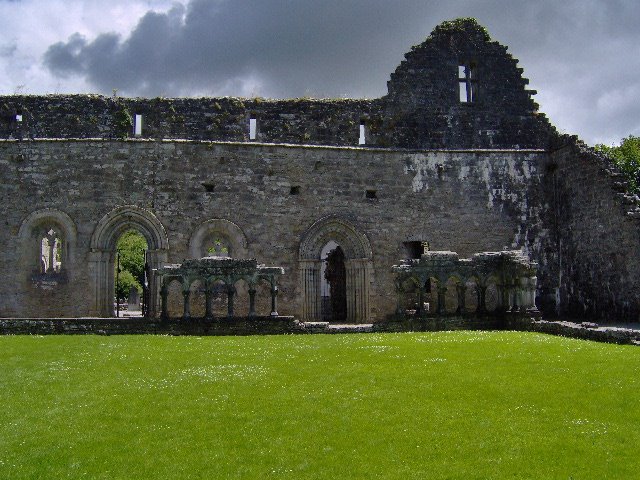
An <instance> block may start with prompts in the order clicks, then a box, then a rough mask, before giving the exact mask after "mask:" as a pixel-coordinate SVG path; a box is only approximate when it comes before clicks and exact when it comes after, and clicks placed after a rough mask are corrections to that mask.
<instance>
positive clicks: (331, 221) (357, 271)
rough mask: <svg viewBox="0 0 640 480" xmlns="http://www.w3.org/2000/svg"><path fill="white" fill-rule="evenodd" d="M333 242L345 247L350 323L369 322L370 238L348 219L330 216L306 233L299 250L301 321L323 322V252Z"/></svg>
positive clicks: (316, 223) (315, 224)
mask: <svg viewBox="0 0 640 480" xmlns="http://www.w3.org/2000/svg"><path fill="white" fill-rule="evenodd" d="M331 240H333V241H334V242H336V243H337V244H338V245H340V247H341V248H342V250H343V252H344V258H345V262H344V263H345V268H346V295H347V320H346V321H347V322H349V323H367V322H369V320H370V308H369V283H370V275H371V274H370V272H371V270H372V263H371V262H372V257H373V255H372V252H371V244H370V243H369V239H368V238H367V237H366V235H365V234H364V233H362V232H361V231H359V230H358V229H357V228H356V227H355V226H354V225H353V224H352V223H351V222H350V221H349V220H347V219H345V218H343V217H340V216H337V215H330V216H327V217H324V218H322V219H320V220H318V221H317V222H315V223H314V224H313V225H311V227H309V229H307V231H306V232H305V233H304V234H303V236H302V239H301V241H300V248H299V251H298V261H299V265H300V282H301V286H302V288H301V291H302V318H303V320H306V321H319V320H320V319H321V296H320V295H321V293H320V285H321V280H322V279H321V271H322V268H321V267H322V260H321V252H322V249H323V247H324V246H325V245H326V244H327V243H329V242H330V241H331Z"/></svg>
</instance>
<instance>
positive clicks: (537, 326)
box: [506, 318, 640, 345]
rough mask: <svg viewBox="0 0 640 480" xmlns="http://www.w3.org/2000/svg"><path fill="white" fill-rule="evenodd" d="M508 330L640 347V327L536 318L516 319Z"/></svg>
mask: <svg viewBox="0 0 640 480" xmlns="http://www.w3.org/2000/svg"><path fill="white" fill-rule="evenodd" d="M506 328H507V329H511V330H516V331H525V332H538V333H548V334H551V335H559V336H562V337H569V338H577V339H581V340H592V341H595V342H604V343H615V344H618V345H640V325H638V329H635V328H620V327H615V326H607V325H598V324H594V323H588V322H583V323H575V322H571V321H564V320H540V319H535V318H519V319H518V318H514V319H510V320H509V321H508V322H507V325H506Z"/></svg>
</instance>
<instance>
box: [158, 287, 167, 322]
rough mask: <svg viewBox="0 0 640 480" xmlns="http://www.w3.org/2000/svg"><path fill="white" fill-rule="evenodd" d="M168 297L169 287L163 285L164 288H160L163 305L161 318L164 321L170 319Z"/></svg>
mask: <svg viewBox="0 0 640 480" xmlns="http://www.w3.org/2000/svg"><path fill="white" fill-rule="evenodd" d="M168 297H169V287H168V286H167V285H162V288H160V303H161V305H162V307H161V308H162V314H161V318H162V319H163V320H168V319H169V306H168V305H167V300H168Z"/></svg>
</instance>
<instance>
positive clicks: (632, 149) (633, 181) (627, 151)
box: [595, 135, 640, 195]
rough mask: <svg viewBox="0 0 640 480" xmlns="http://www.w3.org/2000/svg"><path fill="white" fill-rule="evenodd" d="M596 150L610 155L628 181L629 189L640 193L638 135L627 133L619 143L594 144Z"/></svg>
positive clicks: (637, 193)
mask: <svg viewBox="0 0 640 480" xmlns="http://www.w3.org/2000/svg"><path fill="white" fill-rule="evenodd" d="M595 149H596V151H598V152H601V153H604V154H606V155H608V156H609V157H611V158H612V159H613V161H614V162H615V163H616V164H617V165H618V167H620V169H621V170H622V172H623V173H624V174H625V176H626V177H627V181H628V182H629V191H630V193H634V194H636V195H640V137H634V136H633V135H629V136H628V137H627V138H623V139H622V141H621V142H620V145H618V146H616V145H612V146H610V147H609V146H607V145H602V144H599V145H596V146H595Z"/></svg>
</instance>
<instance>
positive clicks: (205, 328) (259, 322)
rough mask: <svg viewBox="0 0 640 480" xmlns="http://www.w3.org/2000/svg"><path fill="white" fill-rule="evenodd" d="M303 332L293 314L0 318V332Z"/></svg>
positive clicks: (71, 333) (17, 333) (34, 333)
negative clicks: (204, 316) (212, 316)
mask: <svg viewBox="0 0 640 480" xmlns="http://www.w3.org/2000/svg"><path fill="white" fill-rule="evenodd" d="M291 333H307V332H306V331H305V329H304V327H303V325H302V324H301V323H300V322H298V321H297V320H296V319H295V318H294V317H290V316H278V317H268V316H264V317H262V316H260V317H255V318H250V319H249V318H246V317H233V318H231V319H229V318H219V319H213V320H204V319H200V318H197V319H191V320H189V321H183V320H177V319H172V320H167V321H162V320H159V319H152V320H149V319H145V318H142V317H127V318H2V319H0V334H2V335H140V334H151V335H279V334H291Z"/></svg>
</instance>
